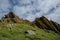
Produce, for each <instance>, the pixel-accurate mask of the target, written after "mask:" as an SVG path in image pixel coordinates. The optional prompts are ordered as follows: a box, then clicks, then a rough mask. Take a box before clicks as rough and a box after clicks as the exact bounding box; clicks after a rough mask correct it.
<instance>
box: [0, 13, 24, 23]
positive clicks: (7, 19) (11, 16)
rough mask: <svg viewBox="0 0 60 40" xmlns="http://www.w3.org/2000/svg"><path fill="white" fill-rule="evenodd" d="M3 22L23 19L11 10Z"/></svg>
mask: <svg viewBox="0 0 60 40" xmlns="http://www.w3.org/2000/svg"><path fill="white" fill-rule="evenodd" d="M1 20H2V21H1V22H2V23H22V22H23V19H20V18H19V17H18V16H16V15H15V14H14V13H13V12H9V13H8V14H7V15H5V16H4V17H2V19H1Z"/></svg>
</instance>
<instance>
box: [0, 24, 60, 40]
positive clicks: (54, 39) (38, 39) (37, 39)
mask: <svg viewBox="0 0 60 40" xmlns="http://www.w3.org/2000/svg"><path fill="white" fill-rule="evenodd" d="M7 25H8V24H7ZM27 30H31V31H32V32H34V33H35V34H29V33H27ZM0 40H60V36H59V35H58V34H56V33H54V32H53V31H49V32H46V31H44V30H42V29H39V28H35V27H32V26H29V25H27V24H13V25H12V28H11V30H9V28H8V27H7V26H6V25H2V24H0Z"/></svg>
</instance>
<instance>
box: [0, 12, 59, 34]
mask: <svg viewBox="0 0 60 40" xmlns="http://www.w3.org/2000/svg"><path fill="white" fill-rule="evenodd" d="M0 23H19V24H20V23H25V24H28V25H30V26H33V27H37V28H40V29H43V30H46V31H48V30H52V31H54V32H56V33H58V34H60V24H58V23H56V22H54V21H51V20H48V19H47V18H46V17H44V16H42V17H40V18H36V20H35V21H34V22H30V21H28V20H23V19H20V18H19V17H18V16H16V15H15V14H14V13H13V12H9V13H8V14H7V15H5V16H4V17H2V19H1V20H0Z"/></svg>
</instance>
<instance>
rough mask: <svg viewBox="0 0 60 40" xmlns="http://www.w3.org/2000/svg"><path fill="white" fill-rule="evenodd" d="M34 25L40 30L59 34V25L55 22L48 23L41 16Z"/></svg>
mask: <svg viewBox="0 0 60 40" xmlns="http://www.w3.org/2000/svg"><path fill="white" fill-rule="evenodd" d="M34 24H35V25H36V26H37V27H39V28H41V29H46V30H52V31H54V32H56V33H59V34H60V25H59V24H58V23H56V22H53V21H49V20H48V19H47V18H46V17H44V16H42V17H41V18H36V20H35V21H34Z"/></svg>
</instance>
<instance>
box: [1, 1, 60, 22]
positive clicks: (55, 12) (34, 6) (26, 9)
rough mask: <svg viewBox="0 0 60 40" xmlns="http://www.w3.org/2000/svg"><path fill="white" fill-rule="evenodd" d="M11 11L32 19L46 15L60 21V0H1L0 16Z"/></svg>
mask: <svg viewBox="0 0 60 40" xmlns="http://www.w3.org/2000/svg"><path fill="white" fill-rule="evenodd" d="M9 11H13V12H14V13H15V14H16V15H18V16H19V17H20V18H23V19H27V20H30V21H33V20H35V18H37V17H41V16H43V15H44V16H46V17H47V18H48V19H51V20H54V21H56V22H58V23H60V19H59V17H60V16H59V15H60V0H0V17H2V16H3V15H5V14H6V13H8V12H9Z"/></svg>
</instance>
